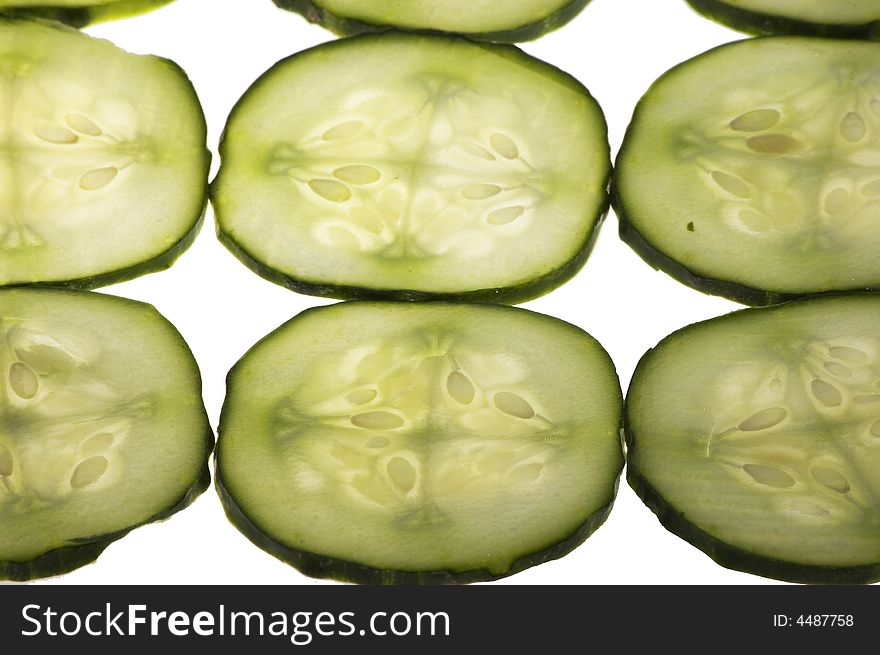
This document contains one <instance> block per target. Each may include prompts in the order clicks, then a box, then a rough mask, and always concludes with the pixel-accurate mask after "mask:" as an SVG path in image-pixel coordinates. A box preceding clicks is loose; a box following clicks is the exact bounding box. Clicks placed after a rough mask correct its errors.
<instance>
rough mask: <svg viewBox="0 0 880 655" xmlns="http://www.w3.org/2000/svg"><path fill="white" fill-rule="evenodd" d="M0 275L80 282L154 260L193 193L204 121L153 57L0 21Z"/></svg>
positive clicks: (173, 250) (176, 229)
mask: <svg viewBox="0 0 880 655" xmlns="http://www.w3.org/2000/svg"><path fill="white" fill-rule="evenodd" d="M0 61H2V64H0V97H2V98H4V102H3V104H2V108H0V134H2V138H0V217H2V219H0V253H2V257H0V284H2V285H9V284H46V283H49V284H62V285H66V286H76V287H94V286H98V285H102V284H110V283H113V282H118V281H121V280H125V279H129V278H132V277H136V276H138V275H142V274H144V273H149V272H152V271H156V270H161V269H163V268H167V267H168V266H170V265H171V263H172V262H173V261H174V259H176V257H177V256H178V255H180V253H181V252H183V250H185V249H186V247H187V246H189V244H190V243H191V242H192V240H193V239H194V238H195V235H196V232H197V230H198V227H199V224H200V220H201V217H202V213H203V212H204V208H205V203H206V187H207V176H208V163H209V157H210V156H209V154H208V151H207V149H206V140H207V136H206V127H205V119H204V115H203V114H202V111H201V107H200V106H199V102H198V99H197V98H196V95H195V91H194V90H193V88H192V85H191V84H190V82H189V80H188V79H187V78H186V75H185V74H184V73H183V71H181V70H180V69H179V68H178V67H177V66H176V65H175V64H173V63H172V62H169V61H167V60H165V59H159V58H157V57H145V56H139V55H132V54H129V53H127V52H124V51H122V50H120V49H118V48H117V47H115V46H114V45H112V44H111V43H109V42H107V41H103V40H99V39H95V38H92V37H89V36H86V35H85V34H82V33H80V32H77V31H75V30H73V29H70V28H66V27H62V26H59V25H57V24H49V23H43V22H31V21H10V20H3V19H0Z"/></svg>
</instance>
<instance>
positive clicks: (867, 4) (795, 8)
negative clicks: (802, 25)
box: [721, 0, 880, 25]
mask: <svg viewBox="0 0 880 655" xmlns="http://www.w3.org/2000/svg"><path fill="white" fill-rule="evenodd" d="M721 4H725V5H729V6H730V7H732V8H736V9H745V10H747V11H754V12H756V13H759V14H768V15H771V16H782V17H785V18H791V19H794V20H805V21H812V22H816V23H825V24H829V25H834V24H842V25H846V24H859V23H867V22H870V21H874V20H880V6H878V5H877V1H876V0H848V1H847V2H842V1H841V0H722V2H721Z"/></svg>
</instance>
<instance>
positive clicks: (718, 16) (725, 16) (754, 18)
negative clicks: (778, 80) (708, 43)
mask: <svg viewBox="0 0 880 655" xmlns="http://www.w3.org/2000/svg"><path fill="white" fill-rule="evenodd" d="M685 1H686V2H687V3H688V4H689V5H690V6H691V8H692V9H693V10H694V11H696V12H697V13H699V14H701V15H702V16H705V17H706V18H708V19H710V20H712V21H715V22H716V23H719V24H720V25H724V26H725V27H729V28H731V29H734V30H737V31H739V32H744V33H746V34H762V35H768V34H803V35H807V36H824V37H828V38H838V39H872V40H876V39H880V21H869V22H867V23H857V24H837V25H833V24H824V23H814V22H811V21H804V20H797V19H794V18H786V17H785V16H774V15H772V14H762V13H759V12H756V11H749V10H747V9H736V8H734V7H731V6H730V5H728V4H725V3H724V2H719V0H685Z"/></svg>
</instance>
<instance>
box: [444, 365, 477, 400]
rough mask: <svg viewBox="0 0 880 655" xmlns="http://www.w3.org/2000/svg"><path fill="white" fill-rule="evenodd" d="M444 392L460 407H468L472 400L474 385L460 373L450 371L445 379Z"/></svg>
mask: <svg viewBox="0 0 880 655" xmlns="http://www.w3.org/2000/svg"><path fill="white" fill-rule="evenodd" d="M446 390H447V391H448V392H449V395H450V396H452V399H453V400H455V401H456V402H458V403H461V404H462V405H470V404H471V403H472V402H473V400H474V393H475V392H474V385H473V383H471V381H470V380H469V379H468V377H467V376H466V375H465V374H464V373H461V372H460V371H452V373H450V374H449V375H448V376H447V378H446Z"/></svg>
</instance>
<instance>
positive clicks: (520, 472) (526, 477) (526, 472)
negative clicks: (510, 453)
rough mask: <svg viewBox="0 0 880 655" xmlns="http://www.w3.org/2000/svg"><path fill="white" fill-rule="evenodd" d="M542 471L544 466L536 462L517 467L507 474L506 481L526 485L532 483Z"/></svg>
mask: <svg viewBox="0 0 880 655" xmlns="http://www.w3.org/2000/svg"><path fill="white" fill-rule="evenodd" d="M543 470H544V465H543V464H539V463H537V462H533V463H531V464H524V465H522V466H517V467H516V468H515V469H513V470H512V471H511V472H510V473H508V474H507V480H508V481H509V482H512V483H513V484H528V483H530V482H534V481H535V480H537V479H538V477H539V476H540V475H541V471H543Z"/></svg>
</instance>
